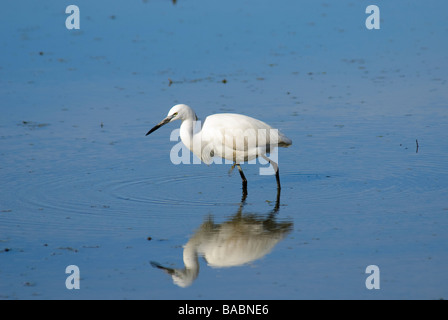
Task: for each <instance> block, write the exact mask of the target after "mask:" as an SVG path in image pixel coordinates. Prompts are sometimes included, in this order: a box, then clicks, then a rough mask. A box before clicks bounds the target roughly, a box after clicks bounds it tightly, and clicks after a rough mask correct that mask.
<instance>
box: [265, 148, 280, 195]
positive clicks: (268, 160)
mask: <svg viewBox="0 0 448 320" xmlns="http://www.w3.org/2000/svg"><path fill="white" fill-rule="evenodd" d="M262 157H263V159H265V160H266V161H267V162H269V164H271V165H272V167H273V168H274V171H275V179H276V180H277V189H278V190H280V189H281V188H282V186H281V185H280V173H279V169H278V164H277V163H275V162H274V161H272V160H271V159H269V158H268V157H266V156H265V155H262Z"/></svg>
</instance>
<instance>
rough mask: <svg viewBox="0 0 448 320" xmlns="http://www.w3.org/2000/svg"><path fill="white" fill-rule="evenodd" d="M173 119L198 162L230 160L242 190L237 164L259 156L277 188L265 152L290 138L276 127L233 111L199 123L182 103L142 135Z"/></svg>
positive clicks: (241, 173)
mask: <svg viewBox="0 0 448 320" xmlns="http://www.w3.org/2000/svg"><path fill="white" fill-rule="evenodd" d="M175 120H182V124H181V126H180V138H181V140H182V142H183V144H184V145H185V146H186V147H187V148H188V149H189V150H190V151H191V152H193V154H195V155H196V156H197V157H198V158H199V159H200V160H201V161H202V162H204V163H206V164H211V163H212V162H213V157H220V158H223V159H227V160H231V161H232V162H233V166H232V168H231V169H230V172H231V171H232V170H233V169H234V168H235V166H236V167H237V168H238V170H239V172H240V176H241V179H242V180H243V189H246V188H247V180H246V177H245V176H244V173H243V170H242V169H241V166H240V163H242V162H245V161H250V160H253V159H255V158H257V157H259V156H261V157H263V158H264V159H265V160H266V161H268V162H269V163H270V164H271V165H272V167H273V169H274V171H275V177H276V180H277V188H278V189H280V188H281V187H280V176H279V170H278V164H277V163H276V162H274V161H273V160H272V159H269V158H268V157H267V156H266V154H267V153H271V151H272V150H273V149H274V148H276V147H285V148H286V147H289V146H290V145H291V144H292V141H291V139H289V138H288V137H286V136H285V135H284V134H282V133H280V132H279V131H278V130H277V129H273V128H272V127H271V126H269V125H268V124H266V123H264V122H263V121H260V120H257V119H254V118H251V117H248V116H245V115H241V114H234V113H220V114H214V115H211V116H208V117H207V118H206V119H205V121H204V122H203V123H202V124H201V122H200V121H199V120H198V117H197V116H196V113H195V112H194V111H193V109H191V108H190V107H189V106H187V105H185V104H177V105H175V106H174V107H172V108H171V110H170V111H169V112H168V116H167V117H166V118H165V119H163V120H162V121H161V122H160V123H159V124H157V125H156V126H155V127H154V128H152V129H151V130H149V131H148V133H147V134H146V135H149V134H151V133H152V132H154V131H156V130H157V129H159V128H160V127H162V126H163V125H165V124H167V123H169V122H172V121H175Z"/></svg>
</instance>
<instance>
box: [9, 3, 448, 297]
mask: <svg viewBox="0 0 448 320" xmlns="http://www.w3.org/2000/svg"><path fill="white" fill-rule="evenodd" d="M73 4H76V5H78V6H79V8H80V13H81V15H80V18H81V24H80V26H81V28H80V29H79V30H67V29H66V27H65V19H66V18H67V16H68V14H66V13H65V7H66V6H67V5H68V3H67V4H64V3H61V2H60V1H45V3H42V2H36V1H14V2H8V3H7V4H4V5H2V10H1V13H0V15H1V17H0V49H1V50H0V51H1V54H0V96H1V100H0V108H1V109H0V110H1V115H0V181H1V183H0V299H442V298H443V299H446V298H447V297H448V276H447V273H446V270H447V267H448V246H447V244H448V236H447V233H446V230H447V227H448V105H447V101H448V90H447V89H448V87H447V74H448V73H447V71H448V64H447V61H448V42H447V41H446V34H447V32H448V26H447V25H446V21H447V18H448V13H447V12H448V4H445V3H444V2H441V1H426V2H422V1H419V2H416V1H412V2H411V1H403V0H400V1H394V2H390V1H382V0H377V1H373V2H372V3H367V2H362V1H345V0H344V1H337V3H336V2H335V3H333V2H330V1H315V0H313V1H311V0H308V1H282V2H275V3H274V2H273V1H244V2H241V1H225V2H215V1H205V0H198V1H194V2H193V1H181V0H179V1H176V3H175V4H173V2H172V1H168V0H163V1H162V0H155V1H128V2H126V4H124V3H123V2H118V1H117V2H111V1H83V0H77V1H75V2H74V3H73ZM368 4H376V5H378V6H379V8H380V10H381V11H380V12H381V29H379V30H367V29H366V27H365V19H366V18H367V16H368V15H366V14H365V9H366V7H367V5H368ZM177 103H186V104H189V105H190V106H191V107H192V108H193V109H194V110H195V111H196V113H197V114H198V116H199V117H200V118H202V119H204V118H205V117H206V116H207V115H209V114H213V113H219V112H237V113H242V114H246V115H249V116H253V117H255V118H258V119H261V120H263V121H265V122H267V123H269V124H271V125H272V126H274V127H276V128H279V129H280V130H282V132H284V133H285V134H286V135H287V136H288V137H289V138H291V139H292V141H293V145H292V146H291V147H290V148H288V149H281V150H279V165H280V175H281V181H282V190H281V195H280V199H279V201H278V202H277V192H276V183H275V178H274V176H262V175H259V174H258V172H259V171H258V170H259V167H260V166H259V165H243V169H244V171H245V174H246V177H247V179H248V195H247V198H245V199H243V198H244V197H243V194H242V190H241V179H240V177H239V175H238V173H237V172H236V171H235V172H234V173H233V174H232V175H231V176H229V175H228V171H229V169H230V166H229V165H217V164H214V165H211V166H206V165H204V164H200V165H198V164H191V165H182V164H181V165H174V164H173V163H172V162H171V161H170V151H171V148H173V146H174V145H176V143H177V142H176V141H170V139H169V138H170V134H171V131H172V130H174V129H176V128H177V126H178V125H179V123H173V124H169V125H167V126H165V127H164V128H162V129H160V130H158V131H157V132H155V133H153V134H151V135H150V136H148V137H145V133H146V132H147V131H148V130H149V129H150V128H151V127H153V126H154V125H155V124H157V123H158V122H159V121H160V120H162V119H163V118H164V117H165V116H166V114H167V112H168V110H169V109H170V107H171V106H173V105H174V104H177ZM242 200H243V201H242ZM226 230H227V231H226ZM229 230H234V231H233V232H234V233H231V232H230V234H231V235H232V237H233V238H234V239H239V241H240V242H237V243H238V244H237V245H235V248H236V249H235V250H237V249H241V248H245V247H250V246H249V244H254V245H255V244H257V243H259V246H260V247H263V248H264V249H265V250H264V251H263V250H261V251H260V252H262V253H260V255H261V256H257V257H256V258H255V259H254V260H251V261H246V262H245V263H243V264H242V265H235V266H227V267H219V266H216V265H214V266H213V265H212V263H211V260H212V259H211V258H210V257H208V261H206V260H205V259H204V258H203V257H202V256H206V252H209V251H207V250H209V249H210V248H215V249H216V248H217V247H216V246H215V245H216V241H215V240H216V237H218V236H220V235H222V236H223V239H224V238H225V234H227V235H228V234H229ZM225 232H227V233H225ZM232 237H230V238H232ZM260 238H261V239H262V240H263V241H264V242H263V241H260V242H258V241H259V239H260ZM198 239H199V240H198ZM198 243H200V245H197V244H198ZM262 243H264V245H262ZM188 244H190V245H191V244H196V245H197V248H198V251H197V253H198V266H199V269H198V272H197V275H196V277H194V279H193V280H192V281H191V283H189V286H187V287H185V288H183V287H180V286H178V285H176V284H175V283H173V280H172V277H171V276H170V275H169V274H168V273H167V272H164V271H163V270H162V269H160V268H156V267H154V266H157V265H158V266H163V267H166V268H169V269H170V270H171V269H183V268H184V262H183V254H184V246H185V248H188V247H189V245H188ZM216 250H217V249H216ZM185 251H187V250H185ZM248 252H249V251H247V252H246V253H243V256H245V257H247V259H249V255H250V254H249V253H248ZM250 252H252V253H253V252H255V251H254V250H252V251H250ZM228 255H229V254H228ZM206 258H207V256H206ZM151 262H153V264H151ZM69 265H76V266H78V267H79V270H80V277H81V280H80V289H79V290H68V289H67V288H66V286H65V281H66V278H67V277H68V276H69V275H68V274H66V273H65V268H66V267H67V266H69ZM369 265H377V266H378V267H379V269H380V280H379V281H380V285H381V286H380V289H373V290H368V289H367V288H366V285H365V281H366V279H367V277H368V276H369V275H368V274H366V273H365V270H366V267H367V266H369Z"/></svg>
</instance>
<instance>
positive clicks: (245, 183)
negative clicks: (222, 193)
mask: <svg viewBox="0 0 448 320" xmlns="http://www.w3.org/2000/svg"><path fill="white" fill-rule="evenodd" d="M236 166H237V167H238V171H239V172H240V176H241V179H242V180H243V191H244V190H245V189H246V190H245V191H246V193H247V179H246V177H245V175H244V172H243V169H241V166H240V165H239V163H237V164H236Z"/></svg>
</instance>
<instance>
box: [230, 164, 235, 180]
mask: <svg viewBox="0 0 448 320" xmlns="http://www.w3.org/2000/svg"><path fill="white" fill-rule="evenodd" d="M235 166H236V164H233V166H232V167H231V168H230V170H229V177H230V176H231V175H232V172H233V169H235Z"/></svg>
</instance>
